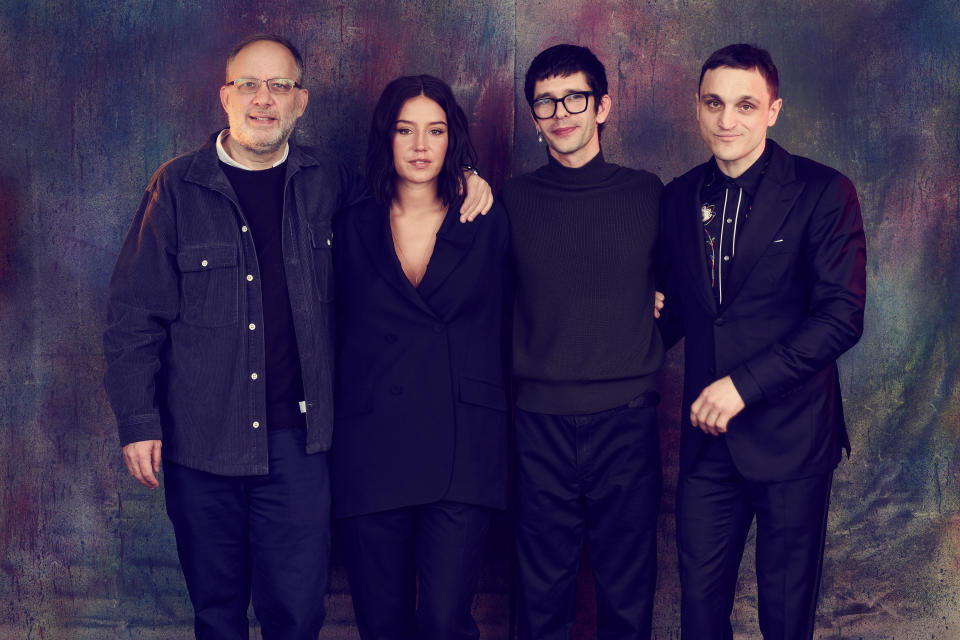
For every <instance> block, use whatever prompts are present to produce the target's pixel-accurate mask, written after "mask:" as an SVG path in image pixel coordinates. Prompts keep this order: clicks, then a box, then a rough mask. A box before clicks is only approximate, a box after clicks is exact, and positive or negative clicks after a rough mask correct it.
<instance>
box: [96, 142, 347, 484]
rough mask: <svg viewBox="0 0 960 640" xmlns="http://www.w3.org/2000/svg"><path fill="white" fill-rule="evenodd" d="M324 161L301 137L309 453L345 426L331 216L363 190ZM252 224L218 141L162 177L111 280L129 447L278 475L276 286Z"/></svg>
mask: <svg viewBox="0 0 960 640" xmlns="http://www.w3.org/2000/svg"><path fill="white" fill-rule="evenodd" d="M321 157H323V156H321V154H319V153H318V152H316V151H314V150H312V149H309V148H301V147H298V146H296V145H295V144H293V143H291V144H290V151H289V155H288V159H287V162H286V177H285V183H284V189H283V197H284V200H283V209H282V211H283V220H282V233H283V236H282V239H281V246H282V254H283V262H284V263H283V267H284V272H285V277H286V281H287V287H288V289H289V299H290V308H291V312H292V317H293V324H294V328H295V330H296V342H297V348H298V350H299V359H300V362H301V363H302V372H303V390H304V399H305V400H306V408H307V413H306V423H307V428H306V431H307V440H306V451H307V452H308V453H314V452H317V451H324V450H326V449H327V448H329V446H330V442H331V438H332V429H333V415H332V412H333V379H332V374H333V371H332V369H333V331H332V326H331V321H332V309H331V304H330V303H331V297H332V293H333V291H332V285H333V272H332V266H333V265H332V257H331V255H330V254H331V251H330V244H331V235H330V229H331V223H332V219H333V214H334V212H335V211H336V210H337V209H339V208H340V207H342V206H345V205H347V204H349V203H351V202H354V201H356V200H358V199H359V198H360V197H361V196H362V195H363V193H364V187H363V184H362V182H361V181H359V180H358V179H357V178H356V177H354V175H353V173H352V172H350V171H348V170H346V169H345V168H344V167H342V166H337V165H333V164H329V163H327V162H325V161H323V160H320V159H319V158H321ZM248 225H249V222H248V221H247V220H246V217H245V215H244V213H243V212H242V211H241V209H240V206H239V202H238V200H237V196H236V194H235V192H234V190H233V188H232V187H231V186H230V182H229V181H228V180H227V178H226V176H225V175H224V172H223V170H222V169H221V168H220V162H219V159H218V157H217V151H216V146H215V137H213V138H211V139H210V141H209V142H208V144H207V145H205V146H204V147H203V148H201V149H200V150H198V151H195V152H193V153H189V154H187V155H184V156H181V157H179V158H175V159H174V160H171V161H170V162H168V163H166V164H165V165H163V166H162V167H161V168H160V169H159V170H158V171H157V172H156V174H154V176H153V178H152V179H151V181H150V184H149V186H148V187H147V190H146V193H145V194H144V196H143V199H142V201H141V204H140V208H139V209H138V211H137V214H136V217H135V218H134V221H133V224H132V226H131V228H130V231H129V233H128V234H127V237H126V239H125V240H124V244H123V247H122V248H121V250H120V255H119V257H118V258H117V264H116V267H115V268H114V272H113V277H112V278H111V281H110V292H109V299H108V311H107V323H108V327H107V330H106V332H105V334H104V351H105V353H106V356H107V372H106V376H105V384H106V388H107V395H108V397H109V399H110V403H111V404H112V405H113V409H114V412H115V413H116V416H117V425H118V428H119V431H120V442H121V444H123V445H126V444H128V443H131V442H137V441H142V440H154V439H162V440H163V456H164V459H165V460H168V461H170V462H175V463H177V464H181V465H184V466H188V467H191V468H195V469H199V470H202V471H207V472H209V473H216V474H221V475H257V474H266V473H268V471H269V464H268V446H267V429H266V428H264V427H267V426H269V425H268V424H267V422H268V417H267V408H266V404H267V394H266V390H265V388H264V379H263V374H264V364H265V361H266V350H267V346H266V342H265V339H264V336H263V331H261V330H259V328H260V327H262V326H263V323H264V311H263V300H264V298H263V296H264V291H263V289H262V281H261V272H260V265H259V262H258V257H257V252H256V249H255V247H254V241H253V238H252V237H251V234H250V233H249V232H246V231H244V229H245V228H246V227H247V226H248ZM251 325H252V326H253V327H254V328H253V329H251V328H250V326H251Z"/></svg>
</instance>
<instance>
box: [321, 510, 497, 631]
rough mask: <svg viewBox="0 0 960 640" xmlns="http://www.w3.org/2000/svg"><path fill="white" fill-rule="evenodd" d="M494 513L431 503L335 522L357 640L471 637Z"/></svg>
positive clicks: (475, 628)
mask: <svg viewBox="0 0 960 640" xmlns="http://www.w3.org/2000/svg"><path fill="white" fill-rule="evenodd" d="M492 514H493V511H492V510H490V509H488V508H486V507H477V506H473V505H467V504H463V503H458V502H433V503H430V504H427V505H420V506H416V507H405V508H403V509H392V510H390V511H381V512H379V513H371V514H367V515H362V516H354V517H352V518H343V519H341V520H338V521H337V530H338V532H339V534H340V539H341V548H342V549H343V552H344V556H343V557H344V562H345V564H346V566H347V575H348V576H349V577H350V595H351V597H352V598H353V606H354V608H355V609H356V612H357V630H358V631H359V633H360V637H361V638H362V639H363V640H470V639H472V640H475V639H476V638H479V637H480V631H479V629H478V628H477V623H476V622H475V621H474V620H473V617H472V616H471V615H470V608H471V606H472V604H473V594H474V592H475V591H476V589H477V582H478V580H479V578H480V569H481V568H482V566H483V551H484V544H485V542H486V538H487V531H488V530H489V528H490V520H491V516H492Z"/></svg>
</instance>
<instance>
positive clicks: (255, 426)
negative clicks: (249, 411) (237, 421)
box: [253, 420, 260, 429]
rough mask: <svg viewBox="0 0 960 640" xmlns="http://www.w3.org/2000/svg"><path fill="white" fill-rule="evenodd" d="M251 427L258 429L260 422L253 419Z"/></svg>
mask: <svg viewBox="0 0 960 640" xmlns="http://www.w3.org/2000/svg"><path fill="white" fill-rule="evenodd" d="M253 428H254V429H259V428H260V422H259V421H258V420H254V421H253Z"/></svg>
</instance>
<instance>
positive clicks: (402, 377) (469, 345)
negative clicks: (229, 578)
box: [331, 201, 509, 518]
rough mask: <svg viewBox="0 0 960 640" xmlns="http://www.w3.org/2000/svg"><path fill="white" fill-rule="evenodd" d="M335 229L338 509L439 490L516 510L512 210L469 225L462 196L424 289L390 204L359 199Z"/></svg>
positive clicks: (334, 468)
mask: <svg viewBox="0 0 960 640" xmlns="http://www.w3.org/2000/svg"><path fill="white" fill-rule="evenodd" d="M334 238H335V239H336V243H335V250H334V259H335V264H336V275H337V304H336V308H337V345H338V349H337V376H336V381H337V387H336V402H337V410H336V430H335V431H334V446H333V450H332V457H331V473H332V488H333V508H334V517H337V518H342V517H346V516H356V515H362V514H365V513H374V512H377V511H386V510H389V509H397V508H400V507H406V506H412V505H419V504H427V503H431V502H436V501H439V500H447V501H452V502H462V503H466V504H474V505H481V506H486V507H492V508H498V509H502V508H505V506H506V493H507V395H506V391H505V384H504V376H505V371H506V364H505V362H504V349H503V342H504V340H506V339H507V338H506V336H505V335H504V329H505V328H504V324H505V323H504V308H505V307H504V298H505V296H506V295H507V292H506V283H505V281H506V278H507V266H508V262H507V261H508V258H507V251H508V243H509V230H508V226H507V218H506V216H505V214H504V212H503V209H502V208H501V207H499V206H495V207H494V208H493V210H491V212H490V213H489V214H488V215H486V216H484V217H481V218H478V219H477V220H475V221H473V222H471V223H469V224H461V223H460V222H459V217H458V214H457V211H455V210H454V209H453V208H451V210H450V211H449V212H448V213H447V216H446V219H445V220H444V221H443V224H442V225H441V226H440V229H439V231H438V232H437V239H436V245H435V247H434V249H433V255H432V256H431V257H430V262H429V264H428V266H427V270H426V274H425V275H424V277H423V280H422V281H421V282H420V285H419V287H414V286H413V285H412V284H411V283H410V281H409V280H407V278H406V276H405V275H404V274H403V270H402V269H401V267H400V261H399V259H398V258H397V254H396V250H395V249H394V245H393V239H392V235H391V232H390V220H389V211H388V210H387V208H386V207H384V206H381V205H378V204H376V203H374V202H373V201H367V202H365V203H362V204H360V205H358V206H356V207H354V208H352V209H350V210H348V211H347V212H345V213H344V214H343V215H342V216H340V217H339V218H338V219H337V223H336V228H335V232H334Z"/></svg>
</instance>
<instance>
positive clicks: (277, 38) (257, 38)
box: [226, 33, 303, 82]
mask: <svg viewBox="0 0 960 640" xmlns="http://www.w3.org/2000/svg"><path fill="white" fill-rule="evenodd" d="M261 41H267V42H276V43H277V44H279V45H282V46H284V47H286V48H287V51H289V52H290V55H292V56H293V60H294V62H296V63H297V77H296V78H294V80H296V81H297V82H303V56H301V55H300V52H299V51H298V50H297V48H296V47H295V46H294V44H293V43H292V42H290V41H289V40H288V39H286V38H284V37H283V36H281V35H277V34H275V33H252V34H250V35H249V36H247V37H246V38H244V39H243V40H241V41H240V42H238V43H237V44H235V45H234V46H233V49H231V50H230V53H229V54H228V55H227V64H226V69H227V72H228V73H229V69H230V63H232V62H233V60H234V58H236V57H237V54H238V53H240V51H241V50H242V49H244V48H246V47H248V46H250V45H251V44H253V43H254V42H261ZM265 79H266V78H264V80H265ZM230 80H233V78H230V77H227V81H228V82H229V81H230Z"/></svg>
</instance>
